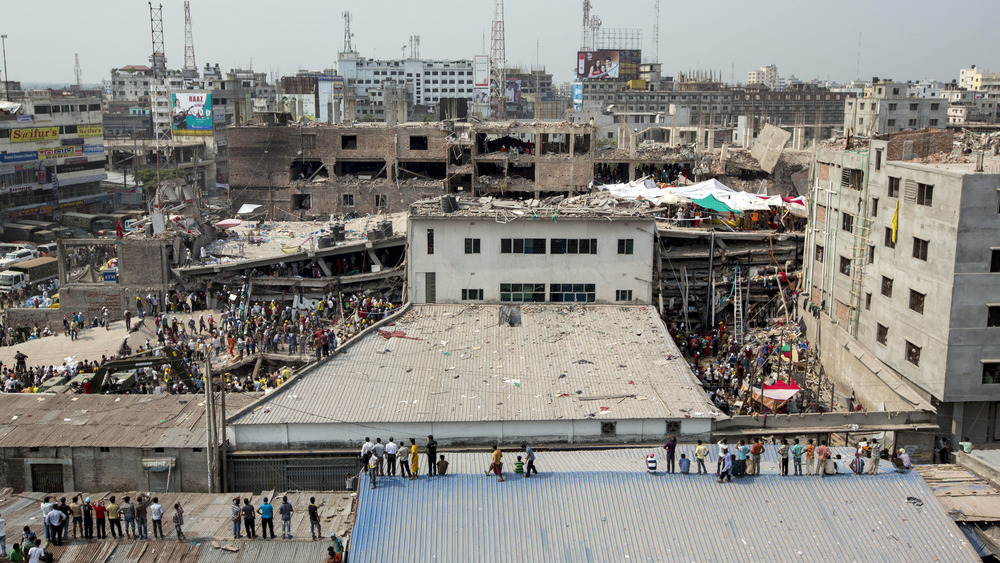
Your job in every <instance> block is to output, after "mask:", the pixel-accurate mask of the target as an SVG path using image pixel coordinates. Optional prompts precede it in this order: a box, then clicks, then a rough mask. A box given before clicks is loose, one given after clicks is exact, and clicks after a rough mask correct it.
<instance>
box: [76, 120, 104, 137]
mask: <svg viewBox="0 0 1000 563" xmlns="http://www.w3.org/2000/svg"><path fill="white" fill-rule="evenodd" d="M76 136H77V137H103V136H104V126H103V125H101V124H99V123H92V124H88V125H77V126H76Z"/></svg>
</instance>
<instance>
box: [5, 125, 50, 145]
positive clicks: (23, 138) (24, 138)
mask: <svg viewBox="0 0 1000 563" xmlns="http://www.w3.org/2000/svg"><path fill="white" fill-rule="evenodd" d="M58 139H59V128H58V127H26V128H24V129H11V130H10V142H12V143H27V142H31V141H56V140H58Z"/></svg>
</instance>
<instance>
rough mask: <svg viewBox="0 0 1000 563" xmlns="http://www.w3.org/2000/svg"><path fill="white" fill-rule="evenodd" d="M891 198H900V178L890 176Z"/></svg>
mask: <svg viewBox="0 0 1000 563" xmlns="http://www.w3.org/2000/svg"><path fill="white" fill-rule="evenodd" d="M889 197H899V178H895V177H893V176H889Z"/></svg>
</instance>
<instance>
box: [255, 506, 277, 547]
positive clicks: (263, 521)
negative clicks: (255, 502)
mask: <svg viewBox="0 0 1000 563" xmlns="http://www.w3.org/2000/svg"><path fill="white" fill-rule="evenodd" d="M257 514H260V535H261V537H263V538H264V539H265V540H266V539H267V531H268V530H271V539H272V540H273V539H274V506H272V505H271V503H270V502H268V501H267V497H264V502H263V503H261V505H260V506H259V507H257Z"/></svg>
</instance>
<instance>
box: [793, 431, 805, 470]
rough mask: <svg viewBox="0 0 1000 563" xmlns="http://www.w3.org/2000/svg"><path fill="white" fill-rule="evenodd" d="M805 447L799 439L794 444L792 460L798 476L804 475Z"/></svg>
mask: <svg viewBox="0 0 1000 563" xmlns="http://www.w3.org/2000/svg"><path fill="white" fill-rule="evenodd" d="M804 451H805V448H804V447H803V446H802V444H800V443H799V439H798V438H796V439H795V443H794V444H792V462H793V465H794V467H795V475H796V476H797V477H801V476H802V452H804Z"/></svg>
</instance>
